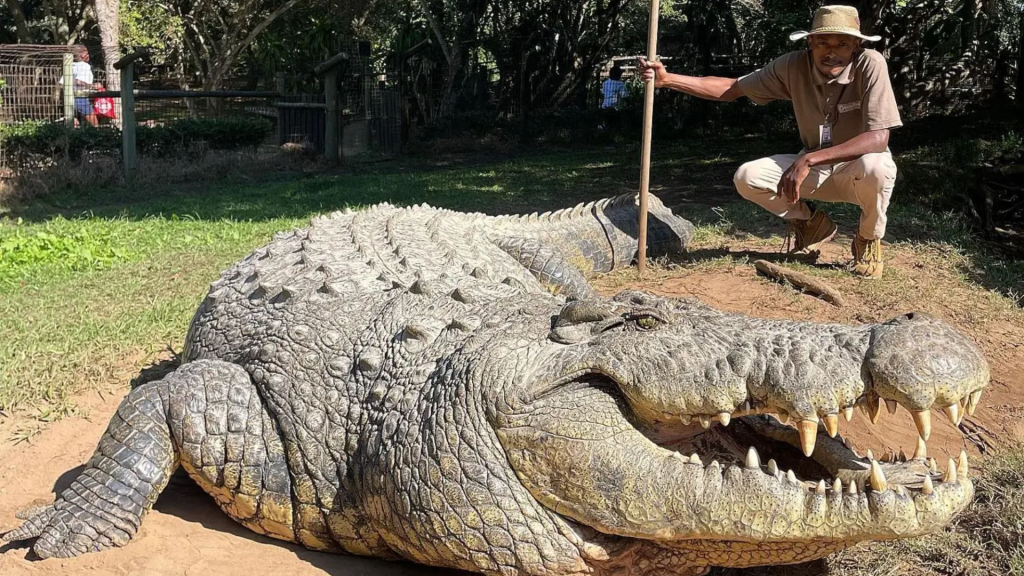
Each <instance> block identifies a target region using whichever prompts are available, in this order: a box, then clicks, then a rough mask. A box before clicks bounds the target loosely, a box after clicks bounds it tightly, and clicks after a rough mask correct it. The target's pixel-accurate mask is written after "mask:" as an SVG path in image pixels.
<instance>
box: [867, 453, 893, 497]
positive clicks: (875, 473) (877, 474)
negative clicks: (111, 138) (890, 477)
mask: <svg viewBox="0 0 1024 576" xmlns="http://www.w3.org/2000/svg"><path fill="white" fill-rule="evenodd" d="M868 481H869V482H871V489H872V490H874V491H876V492H885V491H886V489H887V488H888V487H889V484H888V483H887V482H886V481H885V474H884V473H883V472H882V467H881V466H879V465H878V460H872V461H871V476H870V477H869V478H868Z"/></svg>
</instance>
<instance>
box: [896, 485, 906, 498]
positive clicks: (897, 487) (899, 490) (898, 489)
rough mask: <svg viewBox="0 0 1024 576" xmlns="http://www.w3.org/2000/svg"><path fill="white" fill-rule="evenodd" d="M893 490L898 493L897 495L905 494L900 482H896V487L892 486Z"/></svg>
mask: <svg viewBox="0 0 1024 576" xmlns="http://www.w3.org/2000/svg"><path fill="white" fill-rule="evenodd" d="M894 490H895V491H896V494H897V495H899V496H906V495H907V489H906V488H904V487H903V485H901V484H897V485H896V488H894Z"/></svg>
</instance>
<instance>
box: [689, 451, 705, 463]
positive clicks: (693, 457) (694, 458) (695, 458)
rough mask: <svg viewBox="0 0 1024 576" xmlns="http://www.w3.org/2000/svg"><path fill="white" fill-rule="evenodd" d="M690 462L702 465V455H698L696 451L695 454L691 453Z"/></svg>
mask: <svg viewBox="0 0 1024 576" xmlns="http://www.w3.org/2000/svg"><path fill="white" fill-rule="evenodd" d="M690 464H696V465H698V466H702V465H703V464H702V463H701V461H700V456H698V455H697V453H696V452H694V453H693V454H690Z"/></svg>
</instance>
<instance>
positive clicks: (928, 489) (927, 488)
mask: <svg viewBox="0 0 1024 576" xmlns="http://www.w3.org/2000/svg"><path fill="white" fill-rule="evenodd" d="M934 491H935V487H934V486H932V477H931V476H925V477H924V483H923V484H921V494H924V495H925V496H928V495H930V494H931V493H932V492H934Z"/></svg>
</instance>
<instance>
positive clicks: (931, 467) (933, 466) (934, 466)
mask: <svg viewBox="0 0 1024 576" xmlns="http://www.w3.org/2000/svg"><path fill="white" fill-rule="evenodd" d="M928 471H929V472H938V471H939V463H938V462H936V461H935V458H929V459H928Z"/></svg>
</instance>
